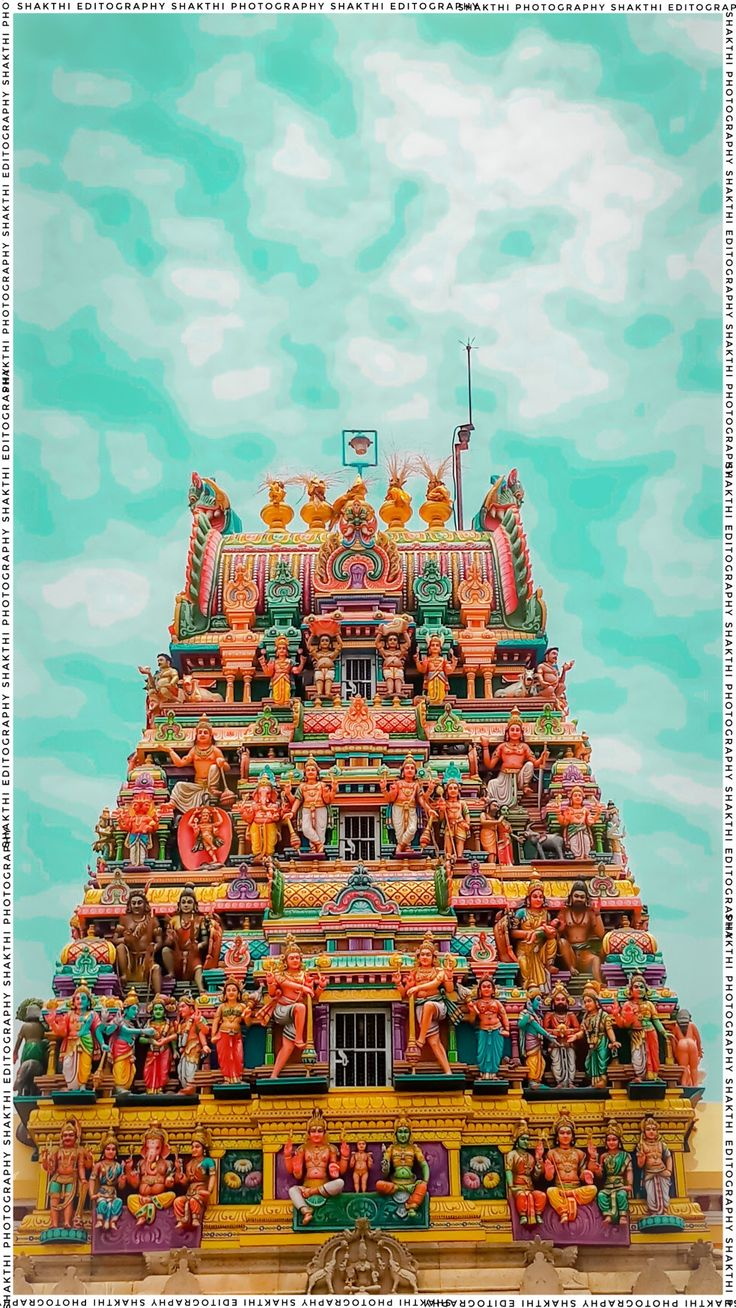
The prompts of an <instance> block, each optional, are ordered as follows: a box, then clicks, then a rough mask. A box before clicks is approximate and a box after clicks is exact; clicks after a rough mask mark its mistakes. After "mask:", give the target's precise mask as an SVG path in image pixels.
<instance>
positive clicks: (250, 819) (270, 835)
mask: <svg viewBox="0 0 736 1308" xmlns="http://www.w3.org/2000/svg"><path fill="white" fill-rule="evenodd" d="M235 812H236V813H240V814H241V815H242V817H243V820H244V821H245V823H246V826H247V828H248V838H249V840H250V847H251V850H252V851H253V861H254V862H255V863H263V862H264V861H265V860H266V859H267V858H270V857H271V856H272V854H274V853H275V852H276V846H277V844H278V839H279V828H280V825H281V821H282V818H283V816H284V806H283V802H282V797H281V792H280V790H279V786H278V783H277V781H276V778H275V776H274V774H273V772H272V771H271V769H270V768H269V767H265V768H264V769H263V771H262V772H261V774H260V776H259V778H258V781H257V783H256V787H255V790H254V791H253V792H252V794H251V795H250V796H249V797H248V798H247V799H244V800H243V801H242V802H241V803H239V804H236V806H235Z"/></svg>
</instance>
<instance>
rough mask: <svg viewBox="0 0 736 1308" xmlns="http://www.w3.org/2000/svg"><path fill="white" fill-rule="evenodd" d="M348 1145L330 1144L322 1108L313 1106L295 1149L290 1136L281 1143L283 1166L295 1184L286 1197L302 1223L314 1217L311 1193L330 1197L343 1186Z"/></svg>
mask: <svg viewBox="0 0 736 1308" xmlns="http://www.w3.org/2000/svg"><path fill="white" fill-rule="evenodd" d="M349 1158H350V1146H349V1145H348V1144H347V1142H346V1141H345V1140H342V1141H341V1142H340V1148H339V1150H338V1149H336V1148H335V1146H334V1145H332V1144H330V1139H329V1136H328V1134H327V1123H326V1122H325V1119H324V1116H323V1114H322V1110H321V1109H320V1108H316V1109H315V1110H314V1112H313V1114H312V1116H311V1118H310V1119H309V1121H308V1123H307V1134H306V1139H305V1141H304V1143H303V1144H301V1145H299V1147H298V1149H295V1148H294V1142H293V1140H292V1138H291V1136H289V1138H288V1140H287V1141H286V1144H285V1145H284V1166H285V1167H286V1171H287V1173H288V1175H289V1176H291V1177H293V1179H294V1184H293V1185H292V1186H290V1187H289V1198H290V1199H291V1202H292V1204H293V1205H294V1207H295V1208H296V1210H297V1212H298V1213H299V1214H300V1215H301V1219H302V1225H303V1226H307V1225H308V1224H309V1222H311V1221H312V1220H313V1218H314V1213H313V1211H312V1207H311V1205H310V1204H309V1202H308V1201H309V1200H310V1199H311V1198H312V1197H313V1196H314V1195H320V1196H321V1197H329V1196H330V1195H336V1194H340V1193H341V1192H342V1190H343V1189H344V1186H345V1182H344V1180H343V1177H344V1175H345V1173H346V1171H347V1169H348V1159H349Z"/></svg>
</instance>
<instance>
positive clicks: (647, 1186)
mask: <svg viewBox="0 0 736 1308" xmlns="http://www.w3.org/2000/svg"><path fill="white" fill-rule="evenodd" d="M636 1163H637V1166H638V1167H639V1168H640V1169H641V1183H642V1187H643V1190H644V1197H645V1199H646V1204H647V1208H648V1209H649V1212H650V1213H652V1214H653V1215H656V1216H662V1214H664V1213H666V1212H667V1210H668V1208H669V1206H670V1199H671V1197H672V1171H673V1166H674V1164H673V1159H672V1153H671V1151H670V1150H669V1149H668V1148H667V1145H666V1144H665V1143H664V1140H662V1139H660V1134H659V1124H658V1122H657V1119H656V1117H651V1116H650V1117H645V1118H644V1121H643V1122H642V1124H641V1136H640V1137H639V1142H638V1144H637V1146H636Z"/></svg>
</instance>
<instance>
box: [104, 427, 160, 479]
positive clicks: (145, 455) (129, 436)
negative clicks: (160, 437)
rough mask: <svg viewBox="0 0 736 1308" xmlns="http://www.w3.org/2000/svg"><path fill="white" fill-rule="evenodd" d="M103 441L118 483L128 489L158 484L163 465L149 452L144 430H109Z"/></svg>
mask: <svg viewBox="0 0 736 1308" xmlns="http://www.w3.org/2000/svg"><path fill="white" fill-rule="evenodd" d="M105 441H106V444H107V449H108V453H109V455H110V462H111V464H112V473H113V476H114V478H115V480H116V481H118V482H120V485H121V486H125V487H127V489H128V490H131V491H140V490H147V489H148V488H149V487H151V486H157V485H158V483H159V482H160V480H161V474H162V472H163V468H162V465H161V463H160V461H159V460H158V459H157V458H156V457H155V455H153V454H151V451H150V450H149V448H148V438H147V436H146V434H145V432H141V431H108V432H106V434H105Z"/></svg>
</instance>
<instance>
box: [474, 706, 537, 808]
mask: <svg viewBox="0 0 736 1308" xmlns="http://www.w3.org/2000/svg"><path fill="white" fill-rule="evenodd" d="M481 744H482V746H483V764H484V766H485V768H486V769H487V771H488V772H492V771H493V770H494V768H496V767H499V766H500V769H501V770H500V772H499V774H498V776H496V777H492V778H491V780H490V781H488V782H487V784H486V795H487V797H488V799H490V800H493V801H494V803H496V804H498V805H499V806H500V807H501V808H504V807H505V808H513V807H514V805H515V804H516V803H517V802H518V801H519V799H520V797H521V795H522V794H523V793H524V792H525V791H527V790H529V789H530V787H531V781H532V776H533V775H534V769H535V768H542V767H544V765H545V763H546V762H547V760H548V758H549V754H548V753H547V748H546V746H545V747H544V749H543V750H542V752H541V754H540V755H539V757H537V755H536V754H534V753H533V751H532V750H531V749H530V748H529V746H528V745H527V743H526V741H525V739H524V726H523V723H522V719H521V715H520V713H519V711H518V709H514V711H513V713H512V714H511V716H510V717H509V720H508V722H507V724H506V730H505V732H504V737H503V740H502V741H501V743H500V745H497V746H496V748H495V749H494V751H493V753H492V754H491V752H490V746H489V742H488V741H487V740H485V739H484V740H482V741H481Z"/></svg>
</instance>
